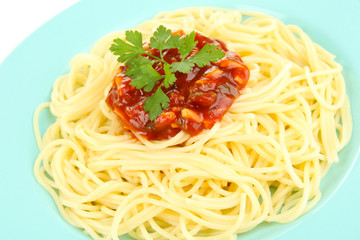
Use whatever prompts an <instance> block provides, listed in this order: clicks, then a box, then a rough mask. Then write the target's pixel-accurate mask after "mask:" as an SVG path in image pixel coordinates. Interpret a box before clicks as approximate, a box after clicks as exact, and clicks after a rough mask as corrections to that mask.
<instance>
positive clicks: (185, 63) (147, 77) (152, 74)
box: [110, 25, 225, 121]
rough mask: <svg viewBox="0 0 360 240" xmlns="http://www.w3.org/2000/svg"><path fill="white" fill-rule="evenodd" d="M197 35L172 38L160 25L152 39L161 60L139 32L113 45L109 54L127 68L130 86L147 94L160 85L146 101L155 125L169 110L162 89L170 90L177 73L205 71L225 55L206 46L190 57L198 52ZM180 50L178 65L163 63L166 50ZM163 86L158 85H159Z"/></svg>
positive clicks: (169, 31) (129, 34)
mask: <svg viewBox="0 0 360 240" xmlns="http://www.w3.org/2000/svg"><path fill="white" fill-rule="evenodd" d="M195 36H196V33H195V32H194V31H192V32H191V33H190V34H188V35H186V36H185V37H184V38H181V37H180V35H172V34H171V30H170V29H167V28H166V27H164V26H163V25H160V26H159V27H158V28H157V29H156V31H155V32H154V35H153V36H152V37H151V38H150V47H151V48H154V49H157V50H158V51H159V54H160V57H157V56H154V55H152V54H150V53H149V52H148V51H145V49H144V47H143V40H142V34H141V33H140V32H138V31H126V33H125V40H126V41H125V40H122V39H120V38H117V39H115V40H114V44H112V45H111V47H110V51H111V52H113V53H114V55H117V56H119V57H118V61H119V62H121V63H124V64H125V67H127V68H126V72H125V74H126V75H127V76H129V77H131V78H132V80H131V82H130V85H131V86H134V87H136V88H137V89H143V90H144V91H145V92H151V91H153V89H154V88H155V86H156V85H157V89H156V90H155V92H154V93H153V94H152V95H151V96H150V97H149V98H148V99H146V100H145V104H144V110H145V111H149V119H150V120H151V121H152V120H154V119H155V118H157V117H158V116H159V115H160V114H161V112H162V111H163V110H164V109H166V108H167V107H168V106H169V101H170V100H169V98H168V96H167V95H166V94H165V93H164V92H163V90H162V86H164V87H165V88H168V87H170V86H171V85H173V84H174V83H175V82H176V76H175V73H176V72H181V73H189V72H190V71H191V69H192V68H193V67H194V66H195V65H197V66H198V67H203V66H206V65H208V64H209V63H210V62H216V61H218V60H219V59H221V58H223V57H224V55H225V54H224V52H223V51H222V50H221V49H218V48H217V46H215V45H209V44H206V45H205V46H204V47H203V48H202V49H200V51H198V52H197V53H196V54H195V55H193V56H191V57H189V54H190V53H191V52H192V51H193V50H194V48H196V45H197V43H198V42H197V41H195ZM166 49H177V50H178V51H179V54H180V55H181V60H180V61H179V62H174V63H172V64H169V63H168V62H166V61H165V60H164V56H163V50H166ZM154 64H162V66H163V68H164V74H165V75H162V74H160V73H159V72H158V71H156V70H155V69H154V67H153V66H154ZM161 80H162V82H161V83H160V84H157V82H158V81H161Z"/></svg>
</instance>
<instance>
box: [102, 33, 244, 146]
mask: <svg viewBox="0 0 360 240" xmlns="http://www.w3.org/2000/svg"><path fill="white" fill-rule="evenodd" d="M174 34H179V35H184V33H183V31H178V32H176V33H174ZM195 41H198V43H197V45H196V47H195V48H194V50H193V51H192V52H191V53H190V55H189V56H191V55H193V54H196V53H197V52H198V51H199V50H200V49H201V48H202V47H203V46H204V45H206V44H212V45H216V46H217V47H218V48H219V49H222V50H223V51H224V53H225V57H224V58H222V59H221V60H219V61H218V62H216V63H212V62H211V63H210V64H209V65H207V66H204V67H198V66H194V67H193V68H192V69H191V71H190V73H188V74H185V73H180V72H176V73H175V76H176V78H177V80H176V82H175V83H174V84H173V85H171V86H170V87H168V88H165V87H164V86H162V90H163V91H164V93H165V94H166V95H167V96H168V97H169V99H170V102H169V106H168V107H167V108H166V109H165V110H164V111H163V112H162V113H161V115H159V116H158V117H157V118H156V119H154V120H153V121H150V119H149V113H148V112H145V111H144V109H143V106H144V102H145V100H146V99H147V98H148V97H150V96H151V95H152V94H153V93H154V92H155V90H156V89H157V86H159V84H161V81H159V82H158V83H157V85H156V86H155V87H154V89H153V91H151V92H145V91H143V90H142V89H136V88H135V87H133V86H131V85H130V82H131V78H130V77H128V76H126V74H125V72H126V68H125V67H123V66H121V67H120V68H119V69H118V71H117V73H116V75H115V77H114V79H113V85H112V88H111V89H110V91H109V94H108V96H107V98H106V102H107V104H108V106H109V107H110V108H111V109H112V110H113V111H114V113H115V114H116V115H117V116H118V119H119V121H120V122H121V123H122V124H123V125H124V126H125V127H126V128H128V129H130V130H131V131H133V132H136V133H138V134H140V135H142V136H144V137H146V138H147V139H149V140H152V139H169V138H171V137H173V136H174V135H176V134H177V133H179V132H180V131H181V130H183V131H185V132H187V133H189V134H190V135H191V136H194V135H197V134H199V133H200V132H202V131H203V130H205V129H210V128H211V127H213V126H214V124H215V123H217V122H219V121H220V120H221V119H222V117H223V116H224V114H225V113H226V111H227V110H228V109H229V108H230V106H231V104H232V103H233V102H234V100H235V98H236V97H238V96H239V95H240V92H239V91H240V90H241V89H242V88H244V87H245V85H246V83H247V81H248V79H249V69H248V68H247V67H246V65H245V64H244V63H243V62H242V60H241V58H240V57H239V55H238V54H237V53H235V52H232V51H229V50H228V49H227V48H226V46H225V44H224V43H223V42H222V41H220V40H217V39H214V38H209V37H206V36H203V35H202V34H199V33H196V36H195ZM147 51H149V53H151V54H152V55H154V56H157V57H159V56H160V54H159V51H158V50H157V49H153V48H149V49H148V50H147ZM163 57H164V60H165V61H166V62H168V63H169V64H171V63H174V62H177V61H180V60H181V55H180V54H179V52H178V50H177V49H169V50H164V51H163ZM153 67H154V69H155V70H156V71H157V72H159V73H160V74H162V75H164V69H163V66H162V63H155V64H154V65H153Z"/></svg>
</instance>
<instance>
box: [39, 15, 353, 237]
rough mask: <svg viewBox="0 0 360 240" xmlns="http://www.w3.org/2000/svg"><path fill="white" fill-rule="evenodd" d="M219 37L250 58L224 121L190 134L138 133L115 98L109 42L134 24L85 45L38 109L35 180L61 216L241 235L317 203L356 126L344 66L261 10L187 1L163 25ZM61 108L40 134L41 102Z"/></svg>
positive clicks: (115, 228)
mask: <svg viewBox="0 0 360 240" xmlns="http://www.w3.org/2000/svg"><path fill="white" fill-rule="evenodd" d="M160 24H162V25H165V26H166V27H167V28H170V29H173V30H178V29H184V31H186V32H190V31H192V30H195V31H198V32H201V33H203V34H205V35H207V36H210V37H215V38H219V39H220V40H222V41H224V42H225V43H226V44H227V46H228V48H229V49H230V50H232V51H236V52H237V53H238V54H239V55H240V56H241V57H242V59H243V61H244V63H245V64H246V65H247V66H248V67H249V69H250V79H249V82H248V85H247V87H246V88H245V89H244V90H243V91H242V95H241V96H240V97H239V98H238V99H236V101H235V102H234V104H233V105H232V107H231V108H230V109H229V111H228V112H227V113H226V114H225V116H224V118H223V120H222V121H221V122H220V123H218V124H216V125H215V126H214V127H213V128H212V129H210V130H208V131H205V132H203V133H201V134H200V135H198V136H195V137H190V136H189V135H188V134H186V133H184V132H180V133H179V134H177V135H176V136H175V137H173V138H172V139H169V140H162V141H148V140H146V139H144V138H143V137H141V136H137V137H138V138H134V137H133V135H132V134H131V133H129V131H128V130H126V129H125V128H124V127H123V126H121V124H120V123H119V122H118V121H117V118H116V116H115V115H114V114H113V113H112V112H111V111H110V109H109V108H108V107H107V105H106V103H105V98H106V96H107V93H108V91H109V89H110V86H111V81H112V78H113V76H114V74H115V72H116V70H117V68H118V67H119V63H118V62H117V59H116V57H115V56H114V55H113V54H112V53H111V52H110V51H109V46H110V45H111V43H112V41H113V39H115V38H117V37H120V38H124V37H125V35H124V31H118V32H114V33H111V34H109V35H107V36H105V37H103V38H102V39H100V40H99V41H98V42H97V43H96V44H95V45H94V47H93V49H92V51H91V52H90V53H82V54H79V55H77V56H75V57H74V58H73V59H72V61H71V63H70V67H71V70H70V72H69V73H68V74H66V75H64V76H62V77H60V78H59V79H58V80H57V81H56V82H55V84H54V86H53V91H52V95H51V102H50V104H48V103H44V104H42V105H40V106H39V108H38V109H37V110H36V112H35V114H34V131H35V137H36V141H37V144H38V147H39V150H40V154H39V156H38V158H37V159H36V162H35V165H34V173H35V177H36V179H37V180H38V181H39V183H40V184H41V185H43V186H44V188H45V189H46V190H47V191H48V192H49V193H50V194H51V196H52V197H53V198H54V201H55V202H56V205H57V207H58V208H59V211H60V213H61V215H62V216H63V217H64V218H65V219H66V220H67V221H68V222H69V223H71V224H72V225H74V226H76V227H79V228H82V229H83V230H84V231H85V232H86V233H87V234H89V235H90V236H91V237H92V238H93V239H119V235H122V234H126V233H128V234H129V235H131V236H132V237H134V238H137V239H174V240H175V239H235V238H236V234H238V233H241V232H246V231H249V230H251V229H253V228H254V227H256V226H257V225H258V224H260V223H262V222H264V221H267V222H280V223H286V222H290V221H293V220H295V219H296V218H298V217H299V216H301V215H302V214H304V213H305V212H307V211H309V210H310V209H311V208H312V207H314V206H315V205H316V203H317V202H318V201H319V199H320V197H321V192H320V191H319V185H320V180H321V178H322V177H323V176H324V175H325V174H326V172H327V171H328V169H329V168H330V166H331V165H332V163H333V162H337V161H338V160H339V159H338V151H340V150H341V149H342V148H343V147H344V146H345V145H346V144H347V142H348V141H349V139H350V136H351V131H352V120H351V114H350V105H349V101H348V97H347V96H346V92H345V82H344V79H343V77H342V75H341V70H342V67H341V66H340V65H339V64H338V63H336V62H335V61H334V56H333V55H332V54H330V53H329V52H327V51H326V50H325V49H323V48H321V47H320V46H318V45H317V44H316V43H314V42H313V41H312V40H311V39H310V38H309V37H308V36H307V35H306V34H305V33H304V32H303V31H302V30H301V29H300V28H299V27H297V26H294V25H289V26H287V25H284V24H283V23H282V22H280V21H279V20H277V19H276V18H274V17H271V16H268V15H265V14H261V13H253V12H244V11H236V10H225V9H216V8H188V9H180V10H176V11H171V12H163V13H161V14H159V15H157V16H155V17H154V19H151V20H148V21H146V22H144V23H143V24H141V25H139V26H137V27H135V28H134V29H136V30H139V31H141V32H142V33H143V35H144V37H145V39H147V40H148V39H149V37H150V35H152V33H153V31H154V30H155V29H156V28H157V27H158V26H159V25H160ZM46 107H50V110H51V112H52V114H54V115H55V116H56V118H57V119H56V122H55V123H54V124H52V125H51V126H50V127H49V128H48V129H47V131H46V132H45V134H44V136H43V137H41V135H40V129H39V127H38V124H39V114H40V111H41V110H42V109H44V108H46Z"/></svg>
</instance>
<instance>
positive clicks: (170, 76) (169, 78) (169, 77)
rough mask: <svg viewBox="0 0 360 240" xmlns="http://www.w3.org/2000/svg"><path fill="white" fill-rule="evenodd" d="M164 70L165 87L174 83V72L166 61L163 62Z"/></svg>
mask: <svg viewBox="0 0 360 240" xmlns="http://www.w3.org/2000/svg"><path fill="white" fill-rule="evenodd" d="M164 72H165V78H164V85H165V87H166V88H168V87H170V85H172V84H174V82H175V81H176V77H175V74H174V73H173V72H172V70H171V68H170V65H169V64H168V63H164Z"/></svg>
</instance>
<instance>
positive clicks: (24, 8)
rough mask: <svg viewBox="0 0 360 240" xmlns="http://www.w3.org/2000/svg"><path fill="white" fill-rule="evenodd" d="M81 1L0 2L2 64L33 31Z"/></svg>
mask: <svg viewBox="0 0 360 240" xmlns="http://www.w3.org/2000/svg"><path fill="white" fill-rule="evenodd" d="M78 1H79V0H0V63H1V62H3V60H4V59H5V58H6V57H7V56H8V55H9V54H10V53H11V51H13V50H14V48H15V47H16V46H17V45H19V44H20V43H21V42H22V41H23V40H24V39H25V38H26V37H28V36H29V35H30V34H31V33H32V32H33V31H35V30H36V29H37V28H39V27H40V26H41V25H42V24H44V23H45V22H47V21H48V20H49V19H51V18H53V17H54V16H56V15H57V14H58V13H60V12H62V11H63V10H65V9H66V8H68V7H70V6H71V5H73V4H75V3H76V2H78Z"/></svg>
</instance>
